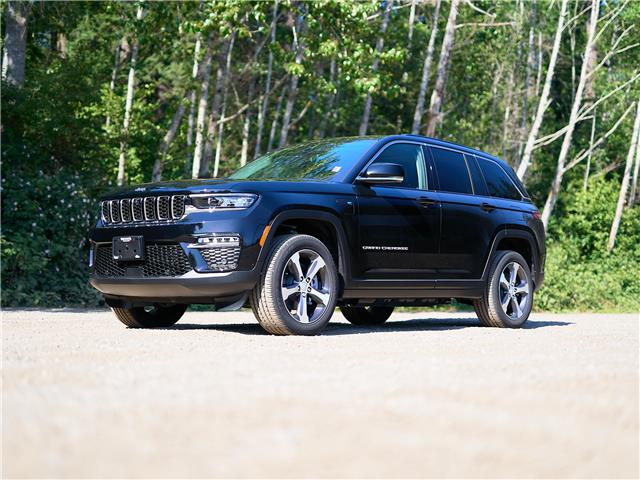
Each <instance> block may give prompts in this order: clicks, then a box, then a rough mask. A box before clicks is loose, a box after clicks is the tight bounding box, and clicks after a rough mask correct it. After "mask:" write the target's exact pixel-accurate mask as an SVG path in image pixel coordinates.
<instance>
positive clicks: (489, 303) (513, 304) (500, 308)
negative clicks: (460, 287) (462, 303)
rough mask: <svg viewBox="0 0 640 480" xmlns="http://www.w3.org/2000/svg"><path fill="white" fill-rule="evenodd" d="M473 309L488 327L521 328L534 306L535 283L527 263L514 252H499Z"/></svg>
mask: <svg viewBox="0 0 640 480" xmlns="http://www.w3.org/2000/svg"><path fill="white" fill-rule="evenodd" d="M473 306H474V308H475V311H476V314H477V315H478V318H479V319H480V322H481V323H482V324H483V325H485V326H487V327H507V328H518V327H521V326H522V324H524V322H526V321H527V318H529V314H530V313H531V307H532V306H533V281H532V279H531V271H530V270H529V265H528V264H527V262H526V261H525V259H524V258H523V257H522V255H520V254H519V253H517V252H513V251H511V250H505V251H499V252H498V253H497V254H496V256H495V258H494V259H493V261H492V262H491V268H490V269H489V277H488V279H487V284H486V286H485V291H484V293H483V295H482V298H479V299H477V300H474V302H473Z"/></svg>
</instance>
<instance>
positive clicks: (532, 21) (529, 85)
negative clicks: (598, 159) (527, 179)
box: [518, 2, 536, 158]
mask: <svg viewBox="0 0 640 480" xmlns="http://www.w3.org/2000/svg"><path fill="white" fill-rule="evenodd" d="M535 27H536V4H535V3H534V2H532V3H531V11H530V12H529V44H528V49H527V66H526V68H525V77H524V91H525V95H524V97H523V99H522V116H521V118H520V132H519V135H518V136H519V138H518V158H522V157H521V156H522V147H523V145H524V143H523V141H522V139H523V138H524V135H525V132H526V131H527V122H528V121H529V105H530V104H531V99H532V98H533V97H534V93H535V92H534V89H535V84H534V82H533V70H534V68H535V63H536V57H535V31H536V30H535Z"/></svg>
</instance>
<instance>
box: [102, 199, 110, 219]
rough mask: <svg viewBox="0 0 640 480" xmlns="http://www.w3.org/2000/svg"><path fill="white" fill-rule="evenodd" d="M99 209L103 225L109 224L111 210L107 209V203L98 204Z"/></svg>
mask: <svg viewBox="0 0 640 480" xmlns="http://www.w3.org/2000/svg"><path fill="white" fill-rule="evenodd" d="M100 209H101V213H102V221H103V222H104V223H111V208H110V207H109V202H107V201H105V202H102V203H101V204H100Z"/></svg>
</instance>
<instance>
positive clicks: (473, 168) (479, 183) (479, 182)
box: [465, 155, 489, 196]
mask: <svg viewBox="0 0 640 480" xmlns="http://www.w3.org/2000/svg"><path fill="white" fill-rule="evenodd" d="M465 158H466V159H467V166H468V167H469V173H470V174H471V180H472V181H473V191H474V192H475V194H476V195H483V196H486V195H489V193H488V192H487V185H486V184H485V183H484V178H482V174H481V173H480V167H478V162H476V157H474V156H473V155H465Z"/></svg>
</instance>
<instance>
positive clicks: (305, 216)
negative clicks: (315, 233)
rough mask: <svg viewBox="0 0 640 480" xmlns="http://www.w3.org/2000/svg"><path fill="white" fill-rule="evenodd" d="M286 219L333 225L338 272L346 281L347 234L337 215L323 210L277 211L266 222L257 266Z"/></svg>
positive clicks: (260, 263)
mask: <svg viewBox="0 0 640 480" xmlns="http://www.w3.org/2000/svg"><path fill="white" fill-rule="evenodd" d="M288 220H315V221H319V222H324V223H328V224H329V225H331V226H332V227H333V230H334V233H335V235H336V239H337V244H338V265H337V267H338V273H339V274H340V275H341V276H342V277H343V280H344V282H345V283H348V281H349V280H350V278H351V268H350V265H351V263H350V262H351V254H350V251H349V243H348V242H347V235H346V233H345V231H344V228H343V226H342V224H341V223H340V220H339V219H338V217H337V216H336V215H334V214H332V213H329V212H326V211H323V210H316V209H292V210H285V211H283V212H280V213H278V214H277V215H276V216H275V217H274V218H273V219H272V220H271V221H270V222H269V224H268V225H269V227H270V228H269V233H268V234H267V238H266V239H265V242H264V246H263V247H262V248H261V249H260V253H259V254H258V259H257V261H256V266H257V268H258V269H260V271H262V267H263V265H264V262H265V260H266V256H267V254H268V252H269V251H270V249H271V245H272V244H273V240H274V238H275V236H276V231H277V230H278V227H279V226H280V225H282V224H283V223H284V222H286V221H288Z"/></svg>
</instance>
